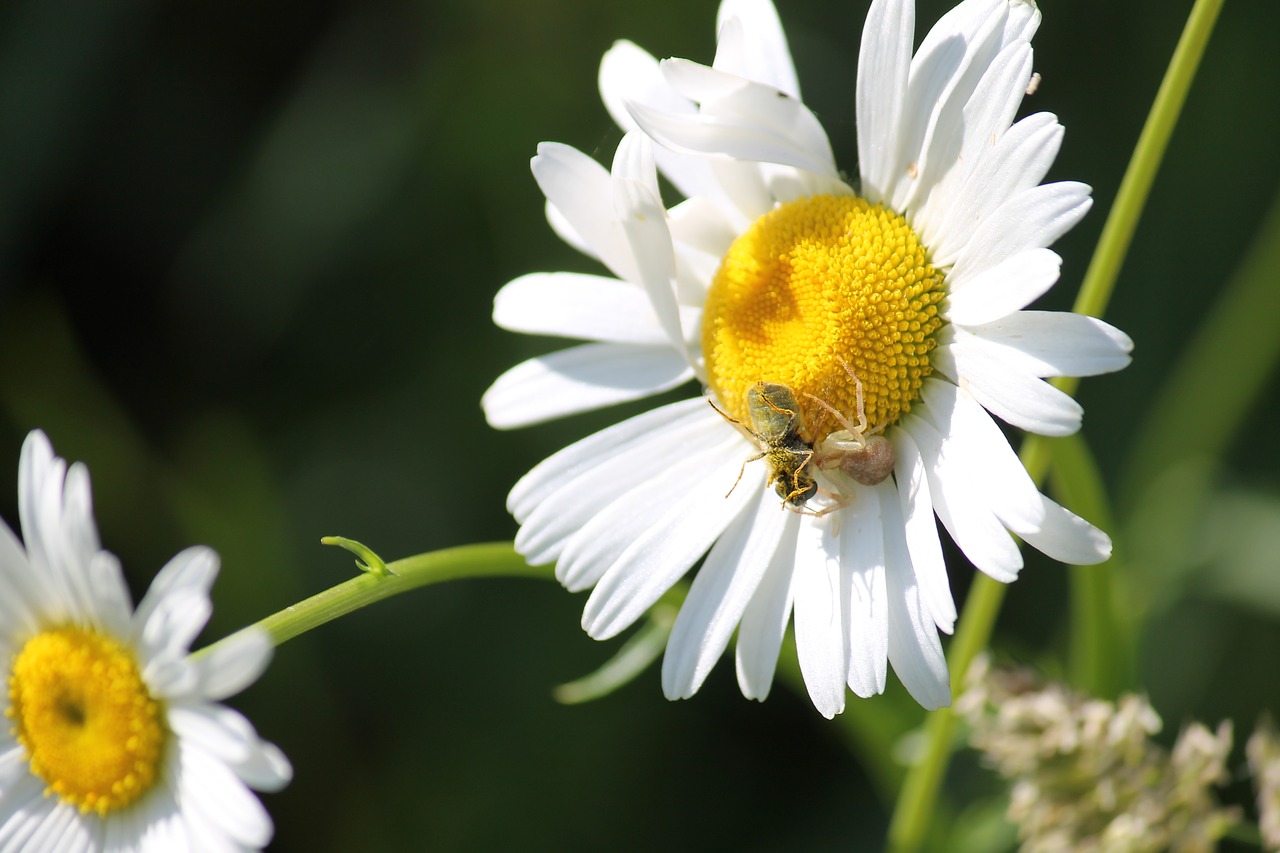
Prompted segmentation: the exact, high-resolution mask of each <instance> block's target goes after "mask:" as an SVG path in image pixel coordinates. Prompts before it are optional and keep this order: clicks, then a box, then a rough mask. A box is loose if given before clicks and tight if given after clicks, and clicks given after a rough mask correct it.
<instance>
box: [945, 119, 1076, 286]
mask: <svg viewBox="0 0 1280 853" xmlns="http://www.w3.org/2000/svg"><path fill="white" fill-rule="evenodd" d="M1062 134H1063V129H1062V125H1060V124H1058V119H1057V117H1056V116H1054V115H1053V114H1051V113H1035V114H1033V115H1029V116H1027V117H1026V118H1024V119H1022V120H1021V121H1018V122H1017V123H1015V124H1014V125H1013V126H1012V127H1011V128H1009V129H1008V130H1007V131H1005V132H1004V134H1003V135H1001V136H1000V137H999V139H998V140H997V141H996V143H995V147H994V148H992V149H991V150H990V151H988V152H986V154H985V155H984V156H983V157H982V158H981V159H980V160H979V161H978V162H977V163H976V164H974V166H973V171H972V172H970V173H969V175H968V176H967V177H966V178H965V180H964V182H963V184H962V185H961V187H960V188H959V189H958V190H957V191H956V192H955V197H954V201H953V202H952V205H951V210H950V213H949V214H947V215H946V216H944V217H941V218H940V221H939V222H938V224H937V228H936V231H937V233H938V236H939V243H940V246H939V247H938V251H939V252H940V254H939V255H938V256H937V257H938V258H939V263H942V262H943V261H944V260H946V259H950V258H953V257H955V255H956V253H958V252H959V251H960V249H961V248H962V246H963V243H964V242H967V240H968V238H969V236H970V235H971V234H973V232H974V229H975V228H977V226H978V224H979V223H981V222H982V221H983V220H984V219H986V218H987V217H988V216H989V215H990V214H991V212H992V211H993V210H995V209H996V208H997V207H999V206H1000V205H1002V204H1004V203H1005V202H1006V201H1008V200H1009V199H1010V198H1013V196H1015V195H1017V194H1018V193H1020V192H1022V191H1023V190H1026V189H1029V188H1031V187H1034V186H1036V185H1038V184H1039V183H1040V181H1041V179H1042V178H1044V176H1045V174H1046V173H1047V172H1048V171H1049V167H1050V166H1051V165H1053V161H1054V158H1056V157H1057V156H1058V149H1059V148H1060V147H1061V146H1062ZM951 235H954V238H953V237H952V236H951ZM957 241H958V242H957Z"/></svg>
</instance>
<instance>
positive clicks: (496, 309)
mask: <svg viewBox="0 0 1280 853" xmlns="http://www.w3.org/2000/svg"><path fill="white" fill-rule="evenodd" d="M493 322H494V323H495V324H496V325H498V326H500V327H501V328H503V329H507V330H509V331H512V332H524V333H526V334H531V335H556V336H560V337H565V338H581V339H583V340H589V341H609V342H612V343H627V344H648V345H651V346H661V345H663V344H670V343H671V342H670V341H669V340H668V339H667V335H666V334H665V333H664V332H663V331H662V327H661V326H660V325H659V324H658V317H657V315H656V314H654V313H653V306H652V305H651V304H650V303H649V297H648V296H647V295H646V294H645V292H644V290H642V289H641V288H639V287H636V286H635V285H634V284H631V283H630V282H625V281H619V280H618V279H616V278H606V277H604V276H598V275H584V274H582V273H571V272H556V273H529V274H528V275H522V276H520V277H519V278H517V279H514V280H512V281H511V282H508V283H507V284H506V285H505V286H504V287H503V288H502V289H501V290H499V291H498V295H497V296H495V297H494V299H493Z"/></svg>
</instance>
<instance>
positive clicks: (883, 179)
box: [857, 0, 916, 203]
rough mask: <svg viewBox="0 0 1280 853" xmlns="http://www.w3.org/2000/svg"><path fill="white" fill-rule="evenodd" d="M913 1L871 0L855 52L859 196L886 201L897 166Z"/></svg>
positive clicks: (873, 200)
mask: <svg viewBox="0 0 1280 853" xmlns="http://www.w3.org/2000/svg"><path fill="white" fill-rule="evenodd" d="M915 17H916V10H915V2H914V0H875V2H873V3H872V4H871V8H870V9H869V10H868V11H867V20H866V23H865V24H864V25H863V27H862V47H861V49H860V50H859V52H858V82H857V120H858V170H859V172H860V173H861V176H862V196H863V198H865V199H867V200H868V201H870V202H873V203H876V202H881V201H883V200H884V198H885V195H886V191H887V189H888V188H889V187H890V186H892V183H893V181H894V179H895V178H896V175H894V174H893V170H894V168H895V167H896V166H897V158H896V156H895V155H896V154H897V150H898V132H899V127H900V124H901V116H902V103H903V100H904V98H905V97H906V91H907V74H908V72H909V70H910V68H911V42H912V38H913V37H914V33H915Z"/></svg>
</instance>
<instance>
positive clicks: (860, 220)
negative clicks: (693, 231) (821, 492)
mask: <svg viewBox="0 0 1280 853" xmlns="http://www.w3.org/2000/svg"><path fill="white" fill-rule="evenodd" d="M942 279H943V276H942V274H941V273H940V272H938V271H936V270H935V269H934V268H933V266H932V265H930V263H929V261H928V252H927V251H926V250H925V247H924V246H922V245H921V243H920V240H919V238H917V237H916V234H915V232H914V231H912V230H911V226H910V225H908V224H907V222H906V220H905V219H903V218H902V217H901V216H898V215H897V214H896V213H893V212H891V211H889V210H886V209H884V208H883V207H881V206H880V205H878V204H874V205H873V204H869V203H868V202H866V201H864V200H863V199H860V198H858V197H856V196H833V195H820V196H812V197H810V198H804V199H800V200H799V201H793V202H790V203H788V204H784V205H782V206H780V207H778V208H775V209H774V210H772V211H770V212H769V213H768V214H766V215H764V216H762V217H761V218H760V219H758V220H756V222H755V223H754V224H752V226H751V227H750V228H748V229H747V231H746V232H745V233H743V234H742V236H740V237H739V238H738V239H737V240H736V241H734V243H733V245H732V246H731V247H730V249H729V252H728V254H726V255H725V257H724V260H723V262H722V263H721V265H720V270H719V271H718V272H717V273H716V276H715V279H714V280H713V281H712V283H711V289H710V291H709V292H708V295H707V302H706V311H705V313H704V315H703V327H702V347H703V353H704V355H705V357H706V364H707V381H708V384H709V385H710V387H711V389H712V391H714V392H715V395H716V397H717V399H718V401H719V402H720V404H721V405H723V406H724V407H725V409H726V410H727V411H728V412H729V413H730V414H731V415H733V416H734V417H735V418H737V419H738V420H740V421H742V422H743V423H749V421H748V420H747V409H746V405H745V395H746V392H747V390H748V389H749V388H751V387H752V386H753V385H755V384H756V383H757V382H760V381H764V382H778V383H781V384H783V385H787V386H789V387H790V388H791V390H792V391H793V392H794V394H795V396H796V400H797V401H798V402H799V404H800V408H801V417H802V419H803V421H804V432H803V433H802V435H803V436H804V437H805V438H806V439H807V440H808V441H809V443H810V444H814V443H817V442H818V441H820V440H821V439H822V438H824V437H826V435H827V434H829V433H831V432H834V431H835V430H837V429H840V428H841V427H840V425H839V424H838V423H837V422H836V421H835V419H834V418H832V417H831V416H830V415H829V414H827V413H826V410H824V409H823V408H822V407H821V406H819V405H818V404H817V403H815V402H813V400H812V399H810V398H809V397H807V396H805V395H806V394H811V395H813V396H815V397H819V398H821V399H823V400H825V401H826V402H827V403H829V404H831V406H832V407H834V408H835V409H836V410H837V411H839V412H841V413H842V414H844V415H846V416H847V417H849V419H850V420H851V421H854V422H855V423H856V412H857V394H856V385H855V383H854V381H853V379H851V378H850V376H849V373H848V371H846V369H845V366H844V365H848V368H849V370H852V371H853V373H854V374H855V375H856V376H857V377H858V380H859V381H860V382H861V383H862V388H863V395H864V410H865V412H866V416H867V421H868V423H869V424H870V426H872V427H876V426H879V425H881V424H883V425H886V426H887V425H890V424H893V423H896V422H897V420H898V419H899V418H900V417H901V416H902V415H903V414H905V413H906V412H907V411H909V410H910V408H911V403H912V402H913V401H914V400H915V399H916V398H917V397H918V396H919V392H920V385H921V383H922V382H923V381H924V378H925V377H926V376H928V375H929V372H930V369H931V368H930V366H929V352H930V351H931V350H932V349H933V348H934V346H935V345H936V340H935V337H936V333H937V331H938V329H939V327H940V326H941V325H942V318H941V317H940V316H939V315H938V303H939V302H940V301H941V300H942V297H943V295H944V291H943V288H942Z"/></svg>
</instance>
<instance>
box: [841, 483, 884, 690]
mask: <svg viewBox="0 0 1280 853" xmlns="http://www.w3.org/2000/svg"><path fill="white" fill-rule="evenodd" d="M839 521H840V534H839V540H840V541H839V549H840V563H841V573H840V579H841V582H842V583H843V584H845V585H846V595H845V597H846V598H847V600H848V602H849V612H848V616H847V618H848V620H849V622H848V629H849V672H848V675H847V676H846V677H847V679H848V681H849V687H850V689H852V690H853V692H854V693H856V694H857V695H859V696H861V697H863V698H864V699H865V698H867V697H870V696H876V695H879V694H881V693H883V692H884V682H885V673H886V670H887V667H888V659H889V658H888V654H889V607H888V600H887V599H886V597H885V568H884V558H885V552H884V539H885V531H884V526H883V525H884V522H883V520H882V519H881V515H880V497H879V493H878V491H875V490H871V489H860V490H858V492H857V493H856V494H855V497H854V500H853V503H852V504H851V505H850V506H848V507H846V508H844V509H843V510H842V511H841V512H840V518H839ZM826 527H827V529H828V530H831V529H833V527H834V525H831V524H828V525H826Z"/></svg>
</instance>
